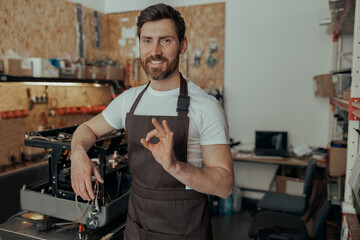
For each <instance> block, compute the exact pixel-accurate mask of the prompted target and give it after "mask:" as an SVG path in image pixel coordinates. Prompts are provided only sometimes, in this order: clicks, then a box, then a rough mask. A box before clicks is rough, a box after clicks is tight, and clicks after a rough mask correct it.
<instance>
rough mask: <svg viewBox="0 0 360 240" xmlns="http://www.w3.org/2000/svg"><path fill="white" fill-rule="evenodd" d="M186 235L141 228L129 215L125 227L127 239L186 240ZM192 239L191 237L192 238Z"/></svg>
mask: <svg viewBox="0 0 360 240" xmlns="http://www.w3.org/2000/svg"><path fill="white" fill-rule="evenodd" d="M186 239H189V238H187V237H186V236H184V235H172V234H164V233H154V232H151V231H147V230H145V229H143V228H141V227H140V226H139V225H138V224H137V223H136V222H134V221H133V220H132V219H131V218H130V217H129V215H128V217H127V220H126V228H125V240H186ZM190 239H191V238H190Z"/></svg>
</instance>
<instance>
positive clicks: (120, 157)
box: [20, 126, 131, 228]
mask: <svg viewBox="0 0 360 240" xmlns="http://www.w3.org/2000/svg"><path fill="white" fill-rule="evenodd" d="M76 128H77V126H71V127H65V128H58V129H52V130H46V131H39V132H32V133H28V134H27V135H26V137H25V145H26V146H31V147H38V148H44V149H49V150H51V151H50V153H49V160H48V163H49V181H46V182H41V183H36V184H33V185H31V186H28V187H24V188H23V189H22V190H21V191H20V201H21V207H22V209H23V210H29V211H35V212H39V213H42V214H45V215H49V216H52V217H56V218H60V219H65V220H69V221H76V222H80V223H84V224H86V225H87V226H88V227H90V228H97V227H102V226H104V225H106V224H107V223H108V222H110V221H111V220H112V219H114V218H115V217H116V216H118V215H120V214H123V213H124V212H126V211H127V206H128V198H129V190H130V182H131V176H130V173H129V171H128V164H127V143H126V137H125V133H124V131H122V130H117V131H114V132H112V133H110V134H109V135H106V136H104V137H103V138H101V139H99V140H98V141H96V143H95V145H94V146H93V147H92V148H91V149H90V150H89V151H88V156H89V158H90V159H91V160H92V162H93V163H94V164H95V165H96V166H97V167H98V170H99V172H100V175H101V177H102V178H103V179H104V183H103V184H101V183H99V182H98V181H96V179H95V177H93V178H92V185H93V187H94V193H95V196H96V197H95V200H92V201H91V202H89V203H87V201H85V200H83V199H81V197H78V196H76V194H75V193H74V191H73V190H72V187H71V179H70V175H71V161H70V155H71V137H72V134H73V133H74V131H75V130H76Z"/></svg>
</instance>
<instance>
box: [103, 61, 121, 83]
mask: <svg viewBox="0 0 360 240" xmlns="http://www.w3.org/2000/svg"><path fill="white" fill-rule="evenodd" d="M105 79H106V80H118V81H125V68H124V67H123V66H122V65H120V66H111V65H109V66H106V67H105Z"/></svg>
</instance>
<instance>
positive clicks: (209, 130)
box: [200, 99, 230, 145]
mask: <svg viewBox="0 0 360 240" xmlns="http://www.w3.org/2000/svg"><path fill="white" fill-rule="evenodd" d="M229 143H230V141H229V126H228V123H227V119H226V115H225V112H224V109H223V108H222V106H221V104H220V102H218V101H217V100H215V99H214V100H212V101H210V102H209V103H208V104H206V105H205V106H204V108H203V111H202V113H201V118H200V145H213V144H229Z"/></svg>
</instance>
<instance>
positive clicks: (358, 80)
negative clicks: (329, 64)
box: [342, 0, 360, 214]
mask: <svg viewBox="0 0 360 240" xmlns="http://www.w3.org/2000/svg"><path fill="white" fill-rule="evenodd" d="M351 77H352V82H351V88H350V92H351V93H350V101H349V128H348V144H347V146H348V148H347V159H346V175H345V193H344V202H343V204H342V210H343V213H345V214H346V213H354V208H353V199H352V193H351V188H350V184H349V177H350V174H351V171H352V168H353V166H354V164H355V160H356V156H357V154H358V152H359V140H360V139H359V134H358V133H357V132H356V131H355V130H354V129H359V128H360V122H359V121H360V103H359V102H360V0H356V2H355V17H354V35H353V62H352V72H351Z"/></svg>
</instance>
